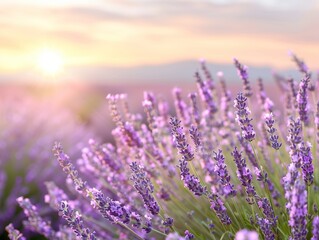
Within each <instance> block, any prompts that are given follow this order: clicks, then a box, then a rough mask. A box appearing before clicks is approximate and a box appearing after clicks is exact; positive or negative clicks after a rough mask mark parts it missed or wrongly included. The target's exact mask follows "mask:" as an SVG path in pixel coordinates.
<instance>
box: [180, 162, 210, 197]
mask: <svg viewBox="0 0 319 240" xmlns="http://www.w3.org/2000/svg"><path fill="white" fill-rule="evenodd" d="M187 164H188V162H187V161H185V160H184V159H181V160H179V165H178V167H179V169H180V171H181V179H182V180H183V182H184V185H185V187H187V188H188V189H189V190H190V191H192V192H193V193H194V195H195V196H201V195H203V194H206V193H207V190H206V187H203V186H202V185H201V183H200V181H199V179H198V178H197V177H195V176H194V175H192V174H190V171H189V168H188V167H187Z"/></svg>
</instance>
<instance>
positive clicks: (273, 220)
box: [257, 197, 278, 227]
mask: <svg viewBox="0 0 319 240" xmlns="http://www.w3.org/2000/svg"><path fill="white" fill-rule="evenodd" d="M257 205H258V207H259V208H260V209H261V210H262V212H263V214H264V215H265V217H266V218H267V220H268V221H269V223H270V225H271V226H272V227H276V225H277V219H278V216H275V212H274V209H273V208H272V207H271V205H270V203H269V200H268V198H260V197H258V198H257Z"/></svg>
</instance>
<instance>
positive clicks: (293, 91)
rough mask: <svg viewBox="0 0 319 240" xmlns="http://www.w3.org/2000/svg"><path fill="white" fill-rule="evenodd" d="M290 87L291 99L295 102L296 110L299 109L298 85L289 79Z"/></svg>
mask: <svg viewBox="0 0 319 240" xmlns="http://www.w3.org/2000/svg"><path fill="white" fill-rule="evenodd" d="M288 82H289V86H290V93H289V96H290V98H291V101H292V102H293V107H294V108H295V109H297V108H298V102H297V95H298V88H297V83H296V81H295V80H294V79H293V78H290V79H288Z"/></svg>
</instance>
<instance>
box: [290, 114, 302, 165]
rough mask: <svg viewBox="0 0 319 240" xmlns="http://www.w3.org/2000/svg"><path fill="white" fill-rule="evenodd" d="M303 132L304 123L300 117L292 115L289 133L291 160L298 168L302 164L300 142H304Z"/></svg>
mask: <svg viewBox="0 0 319 240" xmlns="http://www.w3.org/2000/svg"><path fill="white" fill-rule="evenodd" d="M301 132H302V125H301V121H300V119H299V118H298V119H297V120H294V119H293V118H292V117H290V119H289V124H288V133H289V134H288V138H287V140H288V143H289V147H290V151H289V155H290V158H291V161H292V162H293V163H294V164H295V165H296V167H297V168H299V167H300V166H301V159H300V153H299V144H300V143H301V142H302V137H301Z"/></svg>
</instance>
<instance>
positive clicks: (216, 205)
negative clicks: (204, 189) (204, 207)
mask: <svg viewBox="0 0 319 240" xmlns="http://www.w3.org/2000/svg"><path fill="white" fill-rule="evenodd" d="M209 198H210V204H211V207H210V208H211V209H213V210H214V211H215V213H216V215H217V217H218V218H219V220H220V221H221V222H222V224H225V225H230V224H231V219H230V217H229V216H228V214H227V209H226V207H225V206H224V203H223V201H222V200H221V199H220V197H219V196H218V195H217V194H212V195H210V196H209Z"/></svg>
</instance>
